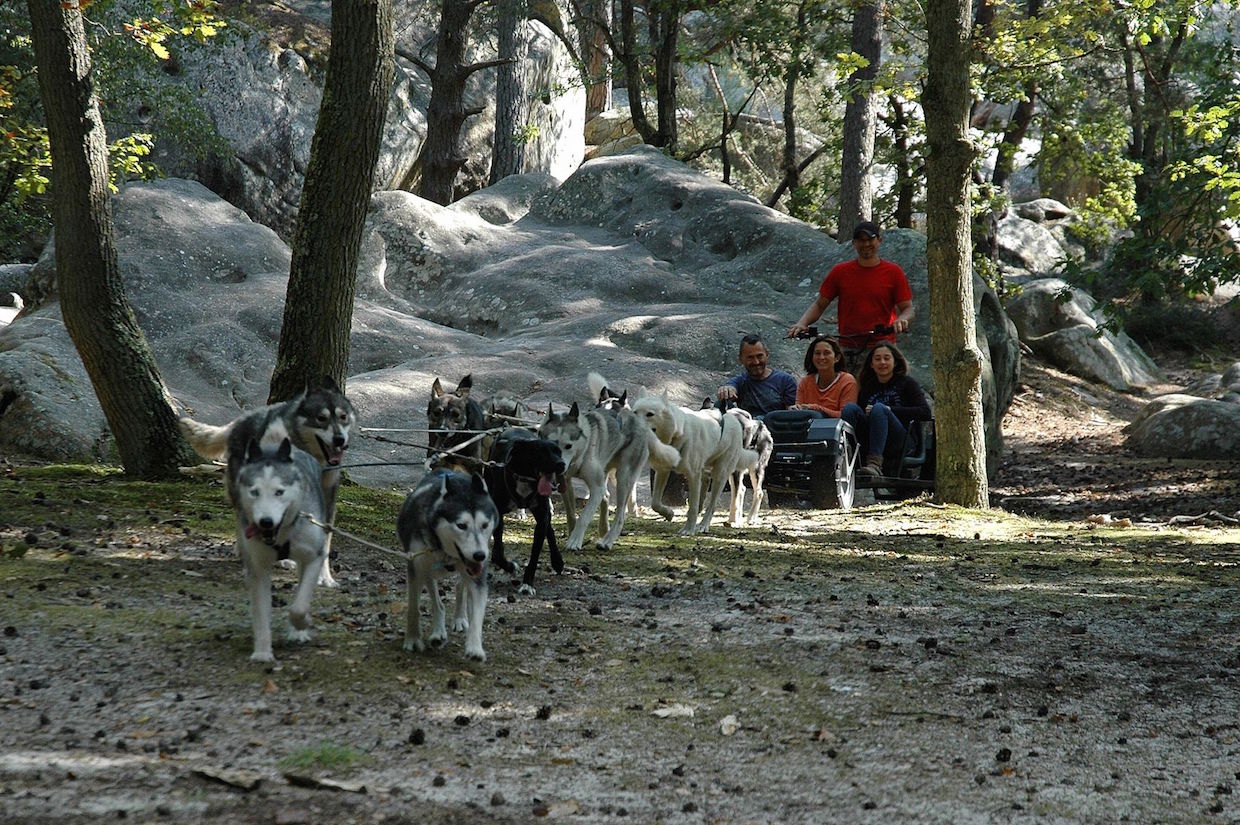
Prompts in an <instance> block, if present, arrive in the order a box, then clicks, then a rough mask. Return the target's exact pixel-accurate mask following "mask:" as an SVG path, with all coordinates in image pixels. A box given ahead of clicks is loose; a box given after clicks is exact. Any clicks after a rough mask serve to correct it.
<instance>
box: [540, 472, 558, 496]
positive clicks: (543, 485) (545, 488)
mask: <svg viewBox="0 0 1240 825" xmlns="http://www.w3.org/2000/svg"><path fill="white" fill-rule="evenodd" d="M553 490H555V487H554V486H553V485H552V484H551V476H548V475H541V476H539V477H538V494H539V495H540V496H549V495H551V493H552V491H553Z"/></svg>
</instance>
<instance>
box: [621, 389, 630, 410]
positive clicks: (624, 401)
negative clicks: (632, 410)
mask: <svg viewBox="0 0 1240 825" xmlns="http://www.w3.org/2000/svg"><path fill="white" fill-rule="evenodd" d="M619 403H620V406H621V407H627V406H628V405H629V391H628V390H625V391H624V392H622V393H620V402H619Z"/></svg>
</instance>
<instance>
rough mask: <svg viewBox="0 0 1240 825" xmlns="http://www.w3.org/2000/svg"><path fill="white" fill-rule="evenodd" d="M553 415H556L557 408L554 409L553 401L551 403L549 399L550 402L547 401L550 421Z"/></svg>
mask: <svg viewBox="0 0 1240 825" xmlns="http://www.w3.org/2000/svg"><path fill="white" fill-rule="evenodd" d="M553 415H555V409H554V406H553V405H552V403H551V402H550V401H548V402H547V420H548V421H550V420H551V416H553Z"/></svg>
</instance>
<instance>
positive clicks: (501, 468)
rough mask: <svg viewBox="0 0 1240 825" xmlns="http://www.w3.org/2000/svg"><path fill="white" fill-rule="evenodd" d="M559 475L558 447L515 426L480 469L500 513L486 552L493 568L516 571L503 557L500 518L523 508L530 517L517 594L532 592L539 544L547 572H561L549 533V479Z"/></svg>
mask: <svg viewBox="0 0 1240 825" xmlns="http://www.w3.org/2000/svg"><path fill="white" fill-rule="evenodd" d="M564 470H565V465H564V457H563V456H562V455H561V454H560V448H559V446H557V445H556V444H555V443H554V442H551V441H547V440H545V439H542V438H539V437H538V436H536V435H534V433H532V432H530V431H529V430H524V429H521V428H520V427H513V428H510V429H507V430H504V431H503V432H502V433H500V434H499V436H498V437H497V438H496V439H495V445H494V446H493V447H492V448H491V460H490V461H489V462H488V463H487V465H486V467H485V469H484V470H483V477H484V478H485V479H486V482H487V490H488V491H490V493H491V500H492V501H494V502H495V509H497V510H499V526H497V527H496V528H495V534H494V535H495V546H494V549H493V550H492V551H491V563H492V564H493V565H495V566H496V567H499V568H501V569H503V570H505V571H507V572H508V573H513V572H515V571H516V566H515V565H514V564H513V563H512V562H510V561H508V558H507V557H506V556H505V555H504V514H505V513H511V512H512V511H513V510H519V509H526V510H529V511H530V512H531V513H532V514H533V515H534V544H533V546H532V547H531V549H530V560H529V562H528V563H527V564H526V565H525V573H524V574H522V576H521V592H522V593H528V594H530V595H533V593H534V574H535V573H536V572H537V570H538V555H539V553H541V552H542V546H543V541H544V540H545V541H546V542H547V546H548V548H549V549H550V552H551V569H552V570H554V571H555V572H557V573H561V572H563V571H564V559H563V557H562V556H560V548H559V546H558V545H557V544H556V542H555V530H552V529H551V494H552V493H553V492H555V481H554V479H556V478H558V477H559V476H562V475H563V473H564Z"/></svg>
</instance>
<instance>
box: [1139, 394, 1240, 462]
mask: <svg viewBox="0 0 1240 825" xmlns="http://www.w3.org/2000/svg"><path fill="white" fill-rule="evenodd" d="M1125 432H1127V433H1128V439H1127V441H1126V442H1125V443H1126V446H1127V447H1128V448H1129V449H1131V450H1132V451H1133V452H1134V453H1136V454H1137V455H1141V456H1149V457H1152V458H1200V459H1211V460H1218V459H1237V458H1240V398H1237V397H1236V396H1232V397H1231V399H1230V400H1214V399H1211V398H1198V397H1196V396H1192V395H1165V396H1161V397H1159V398H1156V399H1154V400H1153V401H1151V402H1150V403H1149V404H1147V405H1146V407H1145V409H1144V410H1142V412H1141V414H1140V415H1139V416H1138V417H1137V418H1136V419H1135V420H1134V421H1133V422H1132V423H1131V424H1129V425H1128V426H1127V427H1126V428H1125Z"/></svg>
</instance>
